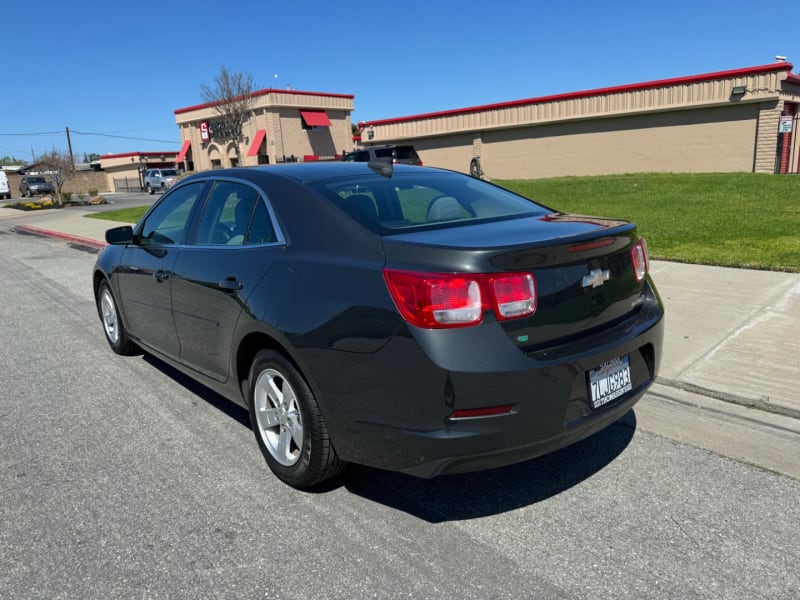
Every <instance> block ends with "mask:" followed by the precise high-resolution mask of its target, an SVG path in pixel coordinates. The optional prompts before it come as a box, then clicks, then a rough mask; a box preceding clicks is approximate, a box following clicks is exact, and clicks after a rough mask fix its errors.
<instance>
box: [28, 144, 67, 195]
mask: <svg viewBox="0 0 800 600" xmlns="http://www.w3.org/2000/svg"><path fill="white" fill-rule="evenodd" d="M36 162H37V164H38V166H39V169H40V170H41V171H43V172H44V173H45V174H46V175H47V176H49V177H50V179H52V180H53V185H54V186H55V188H56V192H58V199H57V201H58V203H59V204H61V199H62V197H63V196H62V194H61V188H62V187H64V184H65V183H66V182H67V181H69V180H70V179H72V178H73V177H75V173H76V171H75V165H74V164H73V162H72V159H71V158H70V156H69V153H68V152H63V151H60V150H51V151H50V152H47V153H46V154H43V155H42V156H40V157H39V158H38V160H37V161H36Z"/></svg>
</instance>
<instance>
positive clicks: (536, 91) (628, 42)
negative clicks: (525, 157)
mask: <svg viewBox="0 0 800 600" xmlns="http://www.w3.org/2000/svg"><path fill="white" fill-rule="evenodd" d="M793 18H794V17H793V13H792V10H791V9H787V10H785V11H782V10H780V8H779V7H777V6H776V7H775V8H774V9H768V8H766V6H765V4H764V3H763V2H755V1H744V0H733V1H727V2H725V1H719V0H695V1H693V2H689V1H684V0H677V1H669V0H664V1H662V2H659V3H656V2H648V1H646V0H644V1H642V0H639V1H636V2H634V1H628V0H608V1H606V2H586V1H582V0H576V1H573V2H546V3H545V2H537V1H535V0H519V1H516V0H515V1H506V2H503V1H496V2H478V1H475V0H454V1H450V0H446V1H445V0H438V1H437V0H427V1H419V0H393V1H391V2H389V1H386V0H371V1H370V2H364V1H361V0H351V1H349V2H344V3H337V2H331V1H327V2H321V1H318V0H306V1H299V2H274V1H271V0H261V1H250V0H246V1H241V2H236V1H231V2H227V3H226V2H219V1H217V2H208V1H207V0H196V1H194V2H189V3H187V2H153V1H150V0H144V1H139V2H136V3H116V2H109V1H108V0H106V1H105V2H102V3H101V2H96V1H95V0H88V1H82V2H80V3H78V2H64V1H62V0H44V1H43V2H39V3H34V4H31V3H26V2H20V1H14V2H7V3H5V6H4V7H3V27H2V29H3V35H2V41H3V48H4V55H5V56H4V61H3V70H2V73H3V75H2V81H3V83H2V85H0V157H2V156H4V155H8V156H16V157H17V158H20V159H22V160H30V159H31V157H32V155H38V154H41V153H43V152H46V151H48V150H51V149H54V148H55V149H60V150H66V135H65V128H66V127H69V129H70V132H71V139H72V146H73V151H74V153H75V154H76V155H77V156H82V154H83V153H92V152H96V153H98V154H104V153H109V152H112V153H113V152H134V151H160V150H178V149H179V146H180V144H179V140H180V137H179V133H178V128H177V126H176V125H175V119H174V114H173V111H174V110H175V109H176V108H181V107H186V106H191V105H193V104H198V103H200V102H202V99H201V96H200V85H201V84H203V83H209V84H211V83H213V79H214V76H215V75H216V74H217V72H218V71H219V67H220V66H221V65H225V66H227V67H228V68H229V69H231V70H233V71H245V72H249V73H251V74H252V75H253V78H254V80H255V82H256V85H257V87H258V88H259V89H260V88H265V87H281V88H283V87H286V86H291V88H292V89H298V90H304V91H314V92H331V93H341V94H353V95H354V96H355V111H354V112H353V114H352V117H353V121H354V122H357V121H367V120H375V119H384V118H391V117H400V116H406V115H413V114H419V113H425V112H432V111H439V110H449V109H454V108H460V107H466V106H475V105H479V104H488V103H494V102H506V101H509V100H518V99H523V98H532V97H536V96H543V95H548V94H558V93H566V92H573V91H579V90H587V89H593V88H599V87H607V86H612V85H622V84H627V83H637V82H642V81H651V80H654V79H664V78H669V77H680V76H685V75H696V74H700V73H709V72H713V71H722V70H728V69H736V68H743V67H750V66H756V65H762V64H768V63H771V62H773V61H774V57H775V55H784V56H787V57H788V59H789V61H790V62H791V61H792V60H794V61H795V64H796V65H798V68H800V52H795V46H796V45H797V42H796V39H797V36H796V35H794V33H793V31H794V30H793ZM276 75H277V78H276ZM48 132H55V133H48ZM33 134H35V135H33ZM128 138H136V139H128Z"/></svg>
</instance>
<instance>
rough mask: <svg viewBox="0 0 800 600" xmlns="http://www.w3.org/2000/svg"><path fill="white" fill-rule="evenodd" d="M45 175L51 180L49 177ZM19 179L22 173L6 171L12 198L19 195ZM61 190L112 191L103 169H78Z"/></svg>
mask: <svg viewBox="0 0 800 600" xmlns="http://www.w3.org/2000/svg"><path fill="white" fill-rule="evenodd" d="M45 177H46V178H47V180H48V181H51V182H52V178H51V177H47V176H45ZM21 180H22V175H19V174H17V173H8V189H9V190H10V191H11V196H12V197H13V198H18V197H19V183H20V181H21ZM62 190H63V191H64V192H70V193H72V194H87V193H89V190H97V191H98V192H110V191H113V190H111V189H109V187H108V182H107V181H106V174H105V173H104V172H103V171H78V173H77V174H76V175H75V177H74V178H72V179H70V180H69V181H67V182H66V183H65V184H64V187H63V188H62Z"/></svg>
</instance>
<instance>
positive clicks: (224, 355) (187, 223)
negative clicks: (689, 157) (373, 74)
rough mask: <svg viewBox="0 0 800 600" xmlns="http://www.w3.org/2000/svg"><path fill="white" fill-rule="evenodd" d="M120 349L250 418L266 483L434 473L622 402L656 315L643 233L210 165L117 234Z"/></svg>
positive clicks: (478, 196) (378, 180) (107, 276)
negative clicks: (160, 365)
mask: <svg viewBox="0 0 800 600" xmlns="http://www.w3.org/2000/svg"><path fill="white" fill-rule="evenodd" d="M106 239H107V241H108V242H109V245H108V246H107V247H106V248H105V249H104V250H103V252H102V253H101V254H100V255H99V256H98V259H97V262H96V264H95V266H94V273H93V281H94V294H95V298H96V301H97V309H98V313H99V315H100V320H101V322H102V325H103V330H104V331H105V336H106V339H107V341H108V343H109V345H110V346H111V349H112V350H113V351H115V352H117V353H119V354H129V353H133V352H138V351H141V350H143V351H145V352H148V353H151V354H153V355H155V356H158V357H159V358H161V359H163V360H164V361H166V362H168V363H170V364H172V365H173V366H175V367H176V368H178V369H180V370H181V371H183V372H185V373H187V374H188V375H190V376H191V377H193V378H195V379H197V380H198V381H200V382H201V383H203V384H204V385H206V386H208V387H209V388H212V389H213V390H215V391H217V392H219V393H220V394H222V395H224V396H226V397H227V398H228V399H230V400H232V401H233V402H235V403H237V404H239V405H241V406H242V407H245V408H247V410H248V411H249V413H250V420H251V423H252V427H253V431H254V433H255V438H256V441H257V443H258V446H259V448H260V450H261V452H262V453H263V455H264V458H265V459H266V462H267V464H268V465H269V467H270V469H271V470H272V471H273V473H274V474H275V475H276V476H277V477H279V478H280V479H281V480H282V481H284V482H286V483H287V484H289V485H292V486H295V487H298V488H305V487H310V486H313V485H315V484H317V483H319V482H321V481H323V480H325V479H327V478H329V477H331V476H333V475H335V474H336V473H338V472H339V471H340V470H341V469H342V467H343V466H344V465H345V464H346V463H348V462H352V463H360V464H365V465H371V466H374V467H379V468H382V469H390V470H395V471H402V472H405V473H409V474H412V475H416V476H419V477H424V478H432V477H435V476H438V475H442V474H448V473H464V472H469V471H475V470H479V469H487V468H494V467H499V466H502V465H506V464H510V463H514V462H518V461H523V460H527V459H530V458H533V457H535V456H539V455H541V454H544V453H546V452H550V451H552V450H555V449H557V448H561V447H563V446H566V445H568V444H571V443H573V442H576V441H578V440H580V439H582V438H585V437H587V436H589V435H591V434H593V433H595V432H597V431H599V430H600V429H602V428H604V427H606V426H607V425H609V424H611V423H613V422H614V421H616V420H617V419H618V418H619V417H620V416H621V415H623V414H624V413H625V412H627V411H628V410H630V408H631V407H632V406H633V405H634V404H635V403H636V402H637V400H638V399H639V398H640V397H641V396H642V394H643V393H644V392H645V391H646V390H647V388H648V387H649V386H650V384H651V383H652V382H653V380H654V378H655V377H656V374H657V372H658V365H659V360H660V356H661V346H662V337H663V306H662V304H661V301H660V299H659V297H658V294H657V292H656V289H655V287H654V285H653V282H652V280H651V278H650V275H649V274H648V256H647V247H646V245H645V241H644V239H642V238H641V237H639V235H638V234H637V230H636V226H635V225H634V224H632V223H629V222H625V221H618V220H611V219H603V218H597V217H587V216H577V215H570V214H564V213H561V212H558V211H555V210H552V209H550V208H547V207H546V206H543V205H541V204H538V203H536V202H533V201H532V200H529V199H527V198H524V197H522V196H519V195H516V194H514V193H512V192H510V191H508V190H506V189H503V188H501V187H497V186H495V185H492V184H491V183H488V182H486V181H481V180H479V179H475V178H472V177H469V176H466V175H463V174H460V173H454V172H450V171H443V170H437V169H430V168H426V167H416V166H406V165H391V164H387V163H385V162H379V163H357V162H356V163H348V162H337V163H333V162H332V163H318V164H286V165H275V166H267V167H252V168H235V169H226V170H214V171H209V172H205V173H198V174H195V175H192V176H189V177H187V178H185V179H183V180H182V181H181V182H180V183H179V184H177V185H176V186H175V187H173V188H171V189H170V190H168V191H167V192H166V193H165V194H164V195H163V196H162V197H161V198H160V199H159V201H158V202H156V203H155V204H154V205H153V206H152V207H151V208H150V210H149V211H148V212H147V213H146V214H145V215H144V216H143V217H142V219H141V220H140V221H139V223H138V224H137V225H136V226H135V227H130V226H125V227H118V228H115V229H111V230H109V231H108V232H107V233H106Z"/></svg>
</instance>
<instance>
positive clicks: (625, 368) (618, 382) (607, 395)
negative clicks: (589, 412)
mask: <svg viewBox="0 0 800 600" xmlns="http://www.w3.org/2000/svg"><path fill="white" fill-rule="evenodd" d="M589 389H590V390H591V393H592V408H600V407H601V406H603V405H604V404H608V403H609V402H611V401H612V400H616V399H617V398H619V397H620V396H622V394H624V393H626V392H630V391H631V390H632V389H633V384H632V383H631V365H630V361H629V360H628V357H627V356H623V357H622V358H614V359H612V360H609V361H608V362H604V363H603V364H602V365H600V366H599V367H597V368H596V369H593V370H591V371H589Z"/></svg>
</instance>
